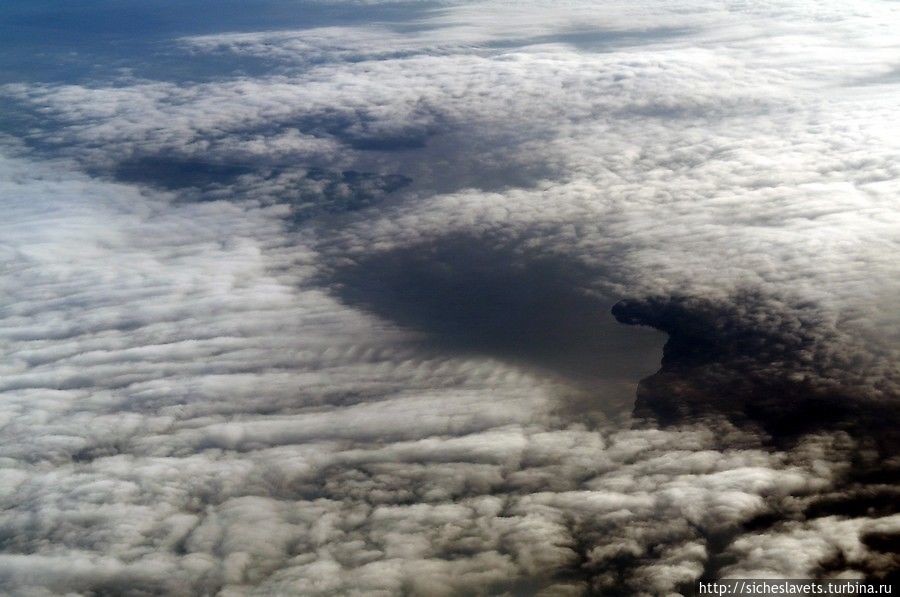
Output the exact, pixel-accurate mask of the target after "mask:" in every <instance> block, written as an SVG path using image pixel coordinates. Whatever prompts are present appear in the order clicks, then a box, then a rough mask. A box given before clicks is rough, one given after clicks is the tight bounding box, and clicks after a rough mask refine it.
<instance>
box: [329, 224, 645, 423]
mask: <svg viewBox="0 0 900 597" xmlns="http://www.w3.org/2000/svg"><path fill="white" fill-rule="evenodd" d="M592 274H593V272H591V271H589V270H588V269H587V268H585V267H584V266H582V265H580V264H578V263H577V262H575V261H574V260H572V259H569V258H566V257H563V256H539V257H534V256H526V255H523V254H521V253H520V252H518V251H515V250H513V249H511V248H509V247H505V246H501V245H497V244H494V243H492V242H491V241H490V240H488V239H484V238H476V237H474V236H468V235H459V236H448V237H443V238H439V239H436V240H433V241H429V242H426V243H422V244H420V245H415V246H412V247H404V248H400V249H395V250H392V251H388V252H383V253H377V254H373V255H370V256H367V257H365V258H362V259H359V260H357V261H356V262H354V263H353V264H352V265H349V266H343V267H340V268H337V269H336V270H335V271H334V272H333V273H332V275H331V277H330V279H329V280H328V281H327V282H328V284H329V285H330V287H331V288H332V289H333V291H334V293H335V294H336V295H337V296H338V297H339V298H340V299H341V300H342V301H344V302H346V303H348V304H350V305H353V306H356V307H360V308H362V309H364V310H366V311H369V312H372V313H374V314H376V315H379V316H381V317H384V318H386V319H388V320H391V321H394V322H396V323H399V324H400V325H402V326H405V327H408V328H411V329H414V330H418V331H422V332H425V333H426V334H427V335H428V337H429V338H430V340H431V342H432V343H433V344H434V345H435V346H437V347H439V348H441V349H443V350H447V351H452V352H459V353H468V354H479V355H486V356H491V357H495V358H499V359H502V360H506V361H508V362H512V363H515V364H517V365H521V366H524V367H527V368H532V369H536V370H540V371H544V372H548V373H551V374H553V375H556V376H559V377H562V378H564V379H566V380H568V381H569V382H571V383H572V384H573V385H574V386H576V387H580V388H582V389H585V390H587V391H592V392H593V394H594V396H593V398H594V401H595V402H594V406H595V407H599V408H601V410H605V407H608V406H613V407H614V409H615V408H621V407H623V406H624V407H626V408H628V409H629V410H630V406H631V405H630V402H631V401H632V400H633V396H634V388H635V384H636V383H637V381H638V380H639V379H640V378H641V377H643V376H645V375H647V374H649V373H650V372H652V371H653V370H654V369H655V368H656V367H657V366H658V362H659V354H660V348H661V344H662V340H663V338H662V335H661V334H659V333H656V332H653V331H651V330H647V329H645V330H641V329H635V328H628V327H626V326H622V325H620V324H618V323H617V322H616V321H615V319H614V318H613V317H612V316H611V314H610V306H611V305H612V303H613V302H615V301H614V299H611V298H610V297H605V296H601V295H598V294H596V293H594V292H591V291H590V290H589V289H588V284H589V282H590V280H591V279H592V278H593V275H592Z"/></svg>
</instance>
